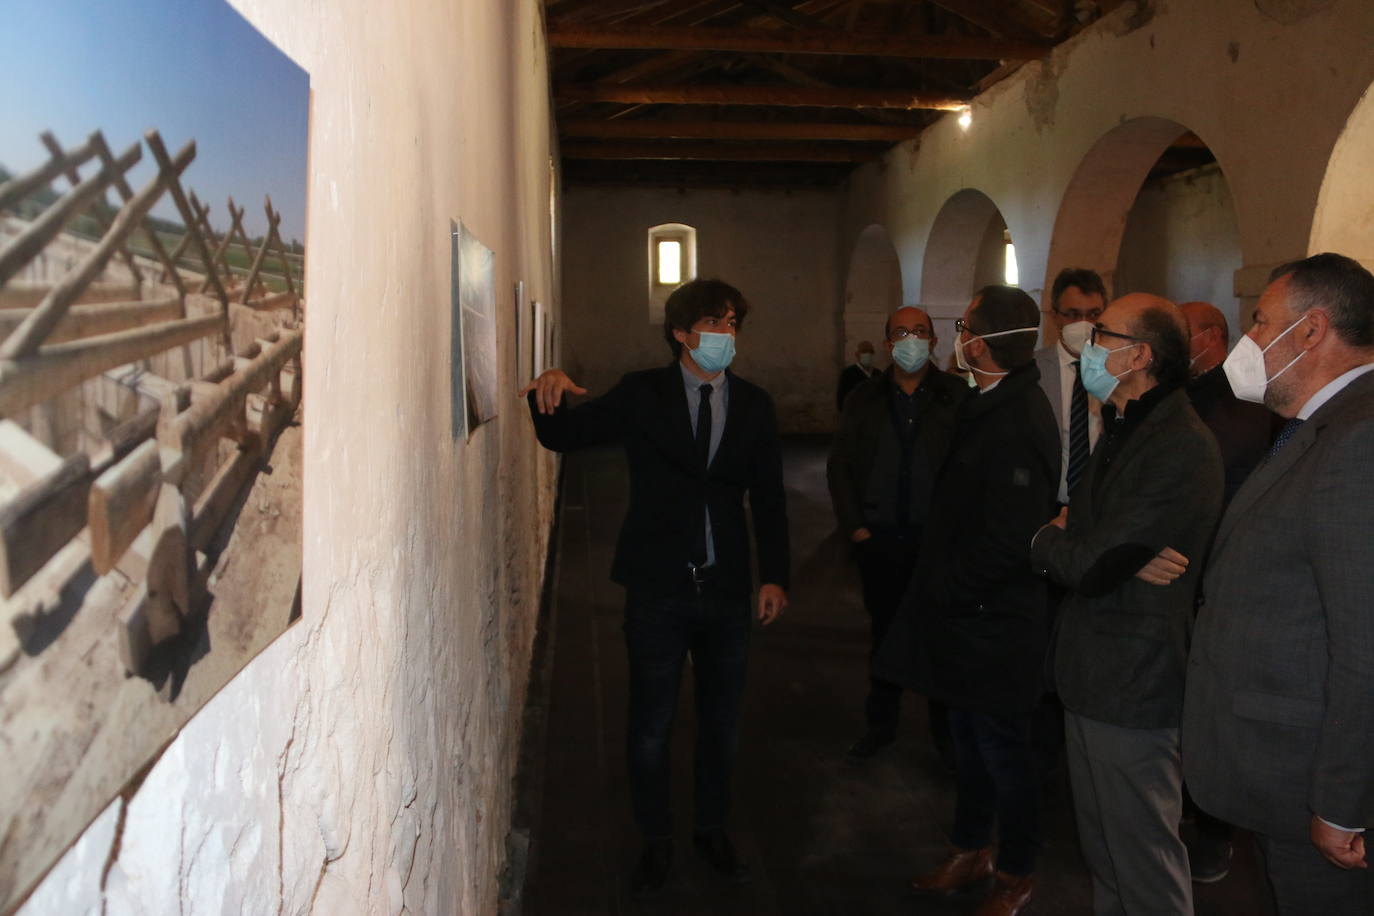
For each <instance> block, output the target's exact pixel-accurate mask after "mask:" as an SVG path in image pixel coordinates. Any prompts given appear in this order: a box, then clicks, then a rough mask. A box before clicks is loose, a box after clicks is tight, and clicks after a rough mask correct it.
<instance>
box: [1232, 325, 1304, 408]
mask: <svg viewBox="0 0 1374 916" xmlns="http://www.w3.org/2000/svg"><path fill="white" fill-rule="evenodd" d="M1301 322H1302V318H1299V319H1298V320H1297V321H1295V322H1293V323H1292V324H1290V325H1289V326H1288V328H1287V329H1286V330H1285V331H1284V332H1283V333H1282V334H1280V335H1279V336H1278V337H1275V338H1274V339H1273V340H1271V341H1269V346H1268V347H1265V348H1264V349H1263V350H1261V349H1260V345H1259V344H1257V343H1255V341H1254V338H1252V337H1251V336H1250V335H1249V334H1244V335H1242V336H1241V338H1240V340H1239V341H1237V342H1236V345H1235V347H1233V348H1232V349H1231V352H1230V353H1228V354H1227V355H1226V361H1225V362H1223V363H1222V364H1221V368H1222V371H1223V372H1225V373H1226V380H1227V381H1229V382H1230V383H1231V391H1232V393H1233V394H1235V396H1236V397H1238V398H1240V399H1241V400H1242V401H1249V402H1250V403H1252V404H1263V403H1264V392H1265V390H1266V389H1267V388H1268V387H1269V386H1270V385H1271V384H1272V383H1273V382H1274V380H1275V379H1277V378H1278V377H1279V376H1280V375H1283V374H1284V373H1285V372H1287V371H1288V370H1289V369H1291V368H1293V364H1294V363H1296V362H1297V361H1298V360H1300V359H1302V358H1303V357H1304V356H1306V355H1307V351H1306V350H1303V351H1302V352H1301V353H1299V354H1298V355H1297V356H1295V357H1293V358H1292V359H1291V360H1289V361H1288V365H1286V366H1284V367H1283V368H1282V369H1280V370H1279V371H1278V372H1275V373H1274V374H1273V375H1272V376H1270V375H1267V374H1266V373H1265V370H1264V354H1266V353H1268V352H1269V347H1272V346H1273V345H1274V344H1276V343H1278V342H1279V341H1280V340H1283V338H1284V337H1286V336H1287V335H1288V332H1289V331H1292V330H1293V329H1294V328H1296V327H1297V326H1298V325H1299V324H1300V323H1301Z"/></svg>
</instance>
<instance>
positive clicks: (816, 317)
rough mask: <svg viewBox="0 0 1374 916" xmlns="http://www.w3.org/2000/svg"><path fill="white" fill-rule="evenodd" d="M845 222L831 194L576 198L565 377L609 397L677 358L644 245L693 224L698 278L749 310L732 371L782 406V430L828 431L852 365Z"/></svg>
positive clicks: (630, 191) (648, 193) (571, 214)
mask: <svg viewBox="0 0 1374 916" xmlns="http://www.w3.org/2000/svg"><path fill="white" fill-rule="evenodd" d="M838 215H839V198H838V195H837V193H836V192H833V191H793V192H789V193H784V192H749V191H744V192H731V191H715V190H695V191H677V190H672V189H655V188H645V189H634V188H599V187H582V188H579V187H573V188H569V189H568V191H567V193H566V195H565V198H564V214H563V218H564V235H563V238H564V251H563V258H562V261H563V271H564V273H563V284H564V285H563V301H564V304H565V310H564V314H565V316H566V318H565V323H564V332H565V335H566V336H565V337H564V341H565V348H564V358H565V363H566V365H565V368H566V369H568V371H569V374H571V375H572V377H573V379H574V380H575V381H577V382H578V383H579V384H581V385H583V386H584V387H587V388H588V389H590V391H591V392H592V393H593V394H600V393H603V392H604V391H606V389H607V388H609V387H610V386H611V385H613V384H614V383H615V382H616V381H617V380H618V379H619V378H620V376H622V375H624V374H625V373H626V372H629V371H632V370H635V369H644V368H648V367H650V366H660V365H666V364H667V363H668V362H669V361H670V360H671V359H672V354H671V353H670V352H669V350H668V346H667V344H666V343H665V342H664V340H663V329H662V326H661V325H657V324H650V323H649V309H648V302H647V290H648V258H647V257H646V255H645V238H646V233H647V232H648V230H649V229H650V228H651V227H653V226H657V225H659V224H661V223H685V224H687V225H689V226H692V227H694V228H695V229H696V230H697V275H698V276H699V277H703V278H711V277H715V278H719V279H721V280H724V281H726V282H727V283H730V284H732V285H734V286H735V287H736V288H738V289H739V291H740V292H741V293H742V294H743V295H744V297H745V298H746V299H747V300H749V307H750V311H749V317H748V319H747V321H746V324H745V328H744V332H743V333H742V334H741V335H740V337H739V343H738V349H739V355H738V356H737V357H736V359H735V363H734V365H733V366H732V368H733V369H734V370H735V371H737V372H738V373H739V374H740V375H741V376H743V377H744V378H747V379H748V380H749V381H751V382H755V383H756V384H759V385H762V386H763V387H764V389H766V390H767V391H768V392H769V393H770V394H771V395H772V396H773V400H774V401H775V403H776V404H777V408H778V422H779V425H780V426H781V427H782V429H783V430H784V431H785V432H818V431H826V430H829V429H830V428H831V425H832V424H833V422H834V399H835V392H834V388H835V382H836V379H837V378H838V375H839V371H840V368H841V367H842V365H843V362H842V359H843V357H842V356H841V354H840V352H839V348H840V346H841V340H840V333H841V328H840V321H841V318H840V316H841V308H840V305H841V303H840V295H841V294H840V283H841V279H840V270H839V268H838V266H837V264H838V263H839V253H838V246H837V238H836V233H837V228H838ZM848 256H849V252H848V251H846V252H845V253H844V257H845V262H846V263H847V261H848Z"/></svg>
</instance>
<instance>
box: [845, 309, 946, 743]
mask: <svg viewBox="0 0 1374 916" xmlns="http://www.w3.org/2000/svg"><path fill="white" fill-rule="evenodd" d="M885 336H886V345H887V350H888V353H889V355H890V356H891V357H892V365H891V366H889V367H888V369H887V370H886V371H885V372H881V373H878V374H876V375H875V376H874V377H873V379H872V380H870V381H869V382H867V383H865V384H862V385H860V386H859V387H858V388H855V389H854V392H853V394H852V395H850V397H849V400H848V401H846V402H845V405H844V413H843V415H842V416H841V417H840V429H839V432H837V433H836V434H835V440H834V442H833V443H832V444H831V447H830V458H829V460H828V461H827V462H826V468H825V470H826V480H827V482H828V483H829V485H830V502H831V504H832V505H833V506H834V508H835V519H836V521H837V523H838V524H839V529H840V533H841V534H843V535H844V536H845V537H846V538H848V539H849V541H850V543H852V544H853V546H854V555H855V559H856V561H857V563H858V567H859V578H860V580H861V581H862V583H863V599H864V609H865V610H867V611H868V616H869V620H870V623H871V633H872V643H871V650H870V657H871V653H872V652H876V651H877V649H878V646H879V645H881V644H882V641H883V637H884V636H885V635H886V634H887V630H888V627H889V626H890V625H891V624H892V618H893V615H895V614H896V613H897V605H898V604H899V603H900V602H901V600H902V594H903V593H904V592H905V591H906V587H907V583H908V582H909V581H910V579H911V570H912V568H913V566H914V564H915V560H916V553H917V551H918V550H919V549H920V546H921V539H922V535H923V534H924V532H925V523H926V513H927V509H928V508H929V506H930V495H931V487H932V485H933V483H934V481H935V472H936V471H938V470H939V469H940V463H941V462H942V461H943V460H944V457H945V451H946V449H948V448H949V437H950V433H951V432H952V430H953V428H954V412H955V410H956V409H957V408H958V406H959V404H960V403H961V402H962V401H963V399H964V398H965V397H967V396H968V393H969V387H968V385H967V384H966V383H965V382H964V380H963V379H961V378H957V377H956V376H952V375H950V374H948V373H945V372H941V371H940V369H939V367H938V366H935V365H934V364H932V363H931V361H930V353H931V351H932V350H933V349H934V347H935V344H936V342H937V339H936V337H935V331H934V327H933V326H932V325H931V322H930V316H929V315H927V314H926V313H925V312H924V311H922V310H921V309H918V308H912V307H908V308H901V309H898V310H897V311H895V312H893V313H892V315H890V316H889V317H888V319H887V325H886V328H885ZM901 697H902V689H901V687H899V686H898V685H896V684H893V683H892V682H890V681H887V680H884V679H882V678H878V677H872V676H870V678H869V688H868V699H867V702H866V703H865V704H864V713H865V722H866V724H867V730H866V731H865V732H864V735H863V737H861V738H860V739H859V740H858V741H856V742H854V744H853V745H852V746H851V747H850V748H849V756H850V757H851V758H853V759H856V760H863V759H866V758H868V757H871V756H873V755H874V754H875V753H877V752H878V751H879V750H881V749H882V748H884V747H886V746H887V745H889V744H891V743H892V742H893V741H894V740H895V739H896V735H897V718H898V714H899V712H900V709H901ZM931 732H932V736H933V737H934V738H935V740H936V742H937V747H939V746H940V745H941V744H942V743H943V745H944V748H943V753H949V748H948V728H947V727H945V726H944V722H943V709H942V708H940V707H936V708H934V709H932V710H931Z"/></svg>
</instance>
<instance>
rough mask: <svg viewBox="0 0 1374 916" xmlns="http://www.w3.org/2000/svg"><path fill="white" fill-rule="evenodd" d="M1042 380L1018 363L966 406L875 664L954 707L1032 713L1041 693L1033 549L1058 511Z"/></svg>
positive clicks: (1054, 442)
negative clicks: (1040, 531) (913, 566)
mask: <svg viewBox="0 0 1374 916" xmlns="http://www.w3.org/2000/svg"><path fill="white" fill-rule="evenodd" d="M1039 379H1040V371H1039V369H1037V368H1036V367H1035V365H1034V364H1033V363H1032V364H1029V365H1026V366H1022V367H1021V368H1019V369H1015V370H1013V371H1012V372H1011V373H1010V374H1009V375H1007V376H1005V377H1004V378H1003V379H1002V381H1001V383H1000V384H998V385H997V387H996V388H993V389H992V390H991V391H987V392H983V393H980V394H978V395H976V396H974V397H971V398H969V399H967V400H966V401H964V403H963V405H962V406H961V407H960V409H959V413H958V415H957V417H956V420H955V429H954V440H953V443H952V444H951V446H950V450H949V454H948V456H947V457H946V458H945V462H944V464H943V465H942V467H941V469H940V473H939V474H938V476H937V478H936V482H935V497H934V500H933V502H932V503H931V511H930V515H929V516H928V518H927V527H926V536H925V538H924V540H923V542H922V545H921V553H920V557H919V559H918V560H917V563H916V572H915V575H914V576H913V577H912V581H911V584H910V586H908V588H907V593H906V596H905V598H904V599H903V601H902V608H901V611H900V612H899V616H898V622H897V623H894V625H893V627H892V630H891V631H889V634H888V638H887V639H886V640H885V641H884V643H883V645H882V647H881V648H880V650H879V654H878V658H877V659H876V661H875V673H877V674H878V675H879V676H880V677H884V678H887V679H889V680H893V681H895V682H897V683H900V684H903V685H906V686H908V687H911V688H912V689H914V690H916V691H917V692H919V693H924V694H926V695H927V696H930V697H933V698H935V699H938V700H941V701H943V702H945V703H947V704H949V705H950V706H953V707H955V708H958V709H968V710H973V711H978V712H989V713H1007V712H1017V711H1026V710H1029V709H1031V708H1032V707H1034V706H1035V704H1036V703H1037V702H1038V700H1039V698H1040V694H1041V685H1042V681H1043V678H1042V667H1043V663H1044V653H1045V645H1046V641H1047V639H1048V630H1049V622H1048V608H1047V604H1046V594H1045V580H1044V579H1043V578H1041V577H1040V576H1039V575H1037V574H1036V573H1035V572H1034V570H1032V568H1031V564H1030V542H1031V538H1032V537H1033V536H1034V535H1035V532H1036V531H1037V530H1038V529H1039V528H1040V526H1042V525H1044V524H1045V523H1046V522H1048V521H1049V520H1050V519H1051V518H1053V517H1054V514H1055V498H1056V495H1057V491H1058V488H1059V454H1060V444H1059V424H1058V423H1057V422H1056V420H1055V415H1054V411H1053V410H1052V409H1051V407H1050V402H1049V400H1048V399H1047V398H1046V397H1045V392H1044V391H1042V390H1041V388H1040V385H1039Z"/></svg>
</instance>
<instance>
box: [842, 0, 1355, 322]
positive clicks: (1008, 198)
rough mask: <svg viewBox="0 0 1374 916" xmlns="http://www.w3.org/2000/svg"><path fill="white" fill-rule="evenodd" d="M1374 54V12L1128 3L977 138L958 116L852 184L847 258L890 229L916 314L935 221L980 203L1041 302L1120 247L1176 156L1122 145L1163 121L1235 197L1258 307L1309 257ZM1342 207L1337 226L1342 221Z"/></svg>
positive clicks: (976, 118) (1247, 276)
mask: <svg viewBox="0 0 1374 916" xmlns="http://www.w3.org/2000/svg"><path fill="white" fill-rule="evenodd" d="M1266 10H1268V11H1269V12H1266ZM1371 41H1374V3H1369V2H1367V0H1334V2H1328V3H1322V2H1308V3H1276V2H1270V0H1209V2H1207V3H1188V2H1181V0H1153V2H1143V3H1140V4H1134V3H1132V4H1124V5H1123V6H1121V7H1119V8H1118V9H1117V10H1116V11H1115V12H1113V13H1112V14H1110V15H1108V16H1107V17H1105V18H1103V19H1102V20H1100V21H1099V22H1097V23H1095V24H1094V25H1093V26H1092V27H1091V28H1089V29H1086V30H1085V31H1084V32H1082V33H1081V34H1079V35H1078V36H1076V37H1075V38H1073V39H1071V40H1070V41H1067V42H1065V43H1064V44H1062V45H1061V46H1059V47H1058V48H1057V49H1055V51H1054V52H1053V54H1052V55H1051V56H1050V57H1049V58H1048V59H1047V60H1045V61H1042V62H1033V63H1030V64H1027V65H1026V66H1024V67H1022V68H1021V69H1020V70H1019V71H1018V72H1017V73H1015V74H1014V75H1012V76H1011V77H1010V78H1008V79H1006V80H1004V81H1002V82H1001V83H999V84H997V85H996V86H994V87H992V88H991V89H990V90H988V91H987V92H985V93H984V94H983V95H981V96H980V97H979V98H978V99H977V100H976V101H975V102H974V103H973V106H972V116H973V123H972V126H971V127H970V128H969V129H968V130H967V131H965V130H962V129H960V127H959V126H958V124H957V123H956V119H955V118H954V117H952V116H949V117H945V118H942V119H941V120H940V121H939V123H937V124H935V125H933V126H932V127H931V128H929V129H927V130H926V131H925V132H924V133H923V135H922V136H921V138H920V139H919V140H915V141H910V142H907V143H905V144H902V145H901V146H899V147H896V148H894V150H893V151H892V152H890V153H889V154H888V155H887V156H886V157H884V159H883V160H882V161H881V162H880V163H877V164H874V165H868V166H864V167H862V168H861V169H860V170H858V171H857V172H856V173H855V175H854V176H852V177H851V179H850V186H849V193H848V194H847V195H846V198H845V212H844V230H843V234H842V237H841V246H842V249H843V250H846V251H847V250H849V249H850V248H852V247H853V245H854V240H855V239H856V238H857V236H858V234H859V233H860V232H861V231H862V230H863V229H864V228H865V227H867V226H869V225H870V224H872V223H875V222H876V223H880V224H882V225H883V226H885V227H886V229H887V230H888V232H889V234H890V235H891V237H892V239H893V242H894V245H895V246H896V249H897V252H898V255H899V257H900V258H901V263H902V277H903V282H904V283H905V298H906V300H907V301H915V300H916V298H917V296H918V295H919V293H920V290H921V288H922V262H923V254H924V251H925V248H926V244H927V241H928V239H929V236H930V230H931V226H932V224H933V223H934V221H935V217H936V215H937V213H938V212H939V211H940V208H941V206H942V205H943V204H944V203H945V201H947V200H948V199H949V198H950V197H951V196H952V195H954V194H955V193H956V192H958V191H960V190H961V189H965V188H976V189H978V190H979V191H981V192H983V193H984V194H986V195H987V196H988V197H990V198H991V199H992V200H993V202H994V203H995V204H996V206H997V208H998V210H999V212H1000V213H1001V214H1002V216H1003V217H1004V218H1005V220H1006V222H1007V225H1008V227H1009V229H1010V232H1011V237H1012V239H1013V240H1014V241H1015V243H1016V248H1017V255H1018V261H1019V264H1020V271H1021V286H1022V287H1023V288H1025V289H1027V290H1028V291H1031V292H1032V293H1033V294H1034V295H1036V296H1037V297H1041V295H1042V293H1043V292H1044V287H1045V285H1046V277H1047V276H1050V277H1051V278H1052V276H1053V273H1054V272H1055V271H1057V270H1058V268H1060V267H1063V266H1067V264H1066V263H1062V262H1066V261H1067V262H1070V263H1071V262H1073V261H1076V260H1081V258H1080V257H1078V256H1077V255H1078V253H1079V252H1091V251H1092V250H1093V246H1094V245H1099V246H1100V244H1101V240H1103V239H1111V238H1112V237H1114V236H1115V237H1119V235H1120V233H1121V232H1122V230H1123V228H1124V224H1125V218H1126V213H1127V211H1128V210H1129V207H1130V203H1131V201H1133V200H1134V197H1135V194H1136V191H1137V190H1138V189H1139V186H1140V182H1141V181H1143V179H1144V177H1145V172H1146V171H1147V170H1148V167H1149V165H1150V164H1152V163H1153V161H1154V158H1155V157H1157V155H1158V153H1159V152H1160V151H1162V149H1163V147H1164V146H1165V145H1167V143H1168V139H1169V138H1168V137H1165V138H1164V139H1162V140H1161V139H1160V137H1159V136H1158V131H1155V132H1154V134H1153V135H1151V136H1149V137H1148V138H1145V139H1142V138H1141V137H1139V136H1136V135H1134V134H1133V132H1132V131H1131V130H1121V131H1117V132H1116V133H1115V134H1113V132H1114V131H1116V129H1118V128H1121V127H1122V126H1123V125H1126V126H1127V127H1129V126H1130V125H1132V124H1135V123H1142V122H1136V121H1135V120H1134V119H1141V118H1156V119H1166V120H1167V121H1168V122H1171V123H1172V124H1173V125H1174V126H1175V127H1176V130H1177V132H1182V131H1183V130H1185V129H1189V130H1193V131H1195V132H1196V133H1197V134H1198V135H1199V136H1200V137H1201V138H1202V140H1203V141H1204V142H1206V143H1207V145H1208V146H1209V147H1210V148H1211V149H1212V151H1213V152H1214V153H1215V154H1216V156H1217V159H1218V161H1219V163H1220V166H1221V169H1222V171H1223V172H1224V173H1225V174H1226V177H1227V179H1228V181H1229V182H1230V188H1231V192H1232V195H1233V197H1234V200H1235V208H1236V215H1237V222H1238V225H1239V234H1240V248H1241V252H1242V260H1243V265H1242V268H1241V270H1240V271H1239V272H1237V274H1236V276H1235V278H1234V279H1235V285H1236V293H1237V294H1238V295H1244V296H1254V295H1256V294H1257V293H1258V290H1259V289H1260V288H1262V286H1263V280H1264V277H1265V276H1266V275H1267V273H1268V270H1269V269H1270V267H1271V266H1272V265H1274V264H1276V263H1279V262H1282V261H1284V260H1288V259H1290V258H1294V257H1301V256H1303V255H1305V254H1308V253H1309V238H1310V236H1311V233H1312V228H1313V213H1314V210H1315V208H1316V203H1317V198H1318V192H1319V190H1320V189H1321V187H1322V183H1323V178H1324V176H1325V174H1326V172H1327V166H1328V162H1329V160H1330V159H1331V157H1332V150H1333V147H1334V145H1335V144H1336V141H1337V139H1338V138H1339V137H1340V136H1341V135H1342V132H1343V131H1344V129H1345V127H1346V123H1347V119H1348V118H1349V117H1350V115H1351V112H1352V111H1353V110H1354V108H1355V106H1356V103H1357V102H1358V101H1359V100H1360V98H1361V96H1362V95H1363V94H1364V93H1365V91H1366V90H1367V89H1368V88H1369V86H1370V84H1371V82H1374V55H1371V54H1370V53H1369V47H1370V44H1371ZM1144 123H1148V122H1144ZM1166 127H1167V125H1166ZM1166 133H1167V130H1166ZM1108 134H1113V137H1114V138H1121V144H1122V145H1121V147H1120V148H1117V147H1114V146H1113V145H1112V144H1111V143H1108V144H1106V145H1105V147H1103V148H1099V149H1098V152H1099V153H1101V154H1102V155H1101V156H1100V157H1098V159H1097V162H1096V167H1095V169H1091V170H1087V171H1090V172H1092V173H1093V174H1083V175H1079V176H1078V179H1079V185H1078V189H1079V190H1080V191H1084V192H1085V195H1084V197H1083V198H1081V200H1080V203H1081V206H1080V207H1078V208H1077V209H1076V210H1075V214H1077V216H1076V217H1075V218H1074V219H1071V220H1068V221H1067V223H1068V224H1067V225H1065V226H1063V227H1062V229H1061V230H1060V231H1059V232H1058V236H1059V237H1058V238H1057V239H1056V246H1057V248H1058V250H1057V252H1056V258H1057V260H1058V261H1059V262H1060V263H1055V264H1050V263H1049V262H1050V260H1051V242H1052V236H1054V235H1055V234H1056V229H1055V226H1056V220H1057V219H1058V218H1059V214H1060V207H1061V203H1063V202H1064V201H1065V199H1066V192H1067V191H1069V190H1070V185H1071V182H1072V181H1073V180H1074V179H1075V173H1076V172H1078V170H1079V167H1080V165H1081V164H1083V163H1084V161H1085V158H1086V157H1088V154H1089V152H1090V151H1093V150H1094V148H1095V147H1096V146H1097V144H1098V141H1099V140H1100V139H1102V138H1104V137H1105V136H1107V135H1108ZM1132 144H1135V146H1136V147H1137V149H1135V150H1134V151H1135V152H1139V149H1138V148H1139V147H1141V146H1142V145H1143V146H1144V147H1145V150H1144V155H1143V156H1140V157H1139V158H1140V165H1139V167H1138V172H1137V173H1136V174H1135V175H1134V184H1133V186H1127V187H1123V188H1112V187H1110V186H1109V183H1110V180H1111V179H1112V178H1113V177H1119V174H1120V172H1119V170H1118V173H1117V175H1116V176H1114V175H1113V170H1112V168H1111V163H1112V160H1114V159H1116V160H1122V159H1123V158H1129V157H1127V156H1124V155H1123V154H1124V153H1129V152H1132V149H1131V145H1132ZM1151 144H1154V146H1151ZM1352 155H1353V154H1352ZM1364 155H1366V157H1367V150H1366V151H1365V153H1364ZM1350 161H1351V162H1352V163H1353V162H1354V158H1351V160H1350ZM1366 161H1367V158H1366ZM1127 171H1129V170H1127ZM1351 174H1352V175H1353V174H1354V170H1353V167H1352V169H1351ZM1366 184H1367V182H1366ZM1095 185H1098V186H1095ZM1348 186H1349V185H1348V184H1347V187H1348ZM1336 196H1337V195H1335V194H1333V195H1332V198H1333V203H1332V205H1331V206H1332V212H1333V214H1336V213H1338V212H1341V211H1339V204H1337V203H1335V202H1334V199H1335V197H1336ZM1109 198H1110V199H1109ZM1363 199H1364V200H1365V201H1368V200H1369V198H1368V197H1365V198H1363ZM1098 202H1100V203H1101V206H1095V204H1096V203H1098ZM1335 221H1336V220H1335V219H1334V218H1333V222H1335ZM1328 235H1329V236H1335V235H1336V233H1328ZM1108 247H1111V252H1110V254H1109V255H1104V256H1102V257H1101V258H1100V260H1103V261H1109V262H1110V263H1102V264H1095V263H1089V264H1086V265H1084V266H1092V267H1098V268H1099V269H1104V270H1106V271H1107V272H1108V273H1110V272H1111V270H1112V269H1113V268H1114V267H1115V263H1114V262H1115V248H1114V247H1112V246H1108ZM969 256H970V257H973V256H974V252H973V251H970V253H969ZM1044 305H1045V303H1044V302H1043V301H1042V306H1044Z"/></svg>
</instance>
